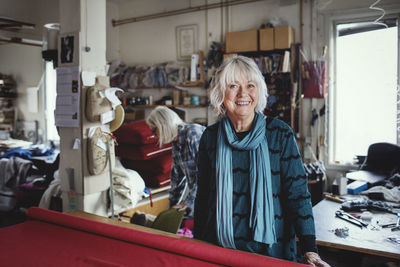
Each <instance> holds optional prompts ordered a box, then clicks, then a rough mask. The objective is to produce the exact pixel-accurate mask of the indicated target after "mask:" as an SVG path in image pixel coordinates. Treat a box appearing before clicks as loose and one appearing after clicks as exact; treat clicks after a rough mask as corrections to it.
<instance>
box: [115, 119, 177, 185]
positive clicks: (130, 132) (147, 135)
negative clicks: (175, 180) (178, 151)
mask: <svg viewBox="0 0 400 267" xmlns="http://www.w3.org/2000/svg"><path fill="white" fill-rule="evenodd" d="M114 134H115V137H116V138H117V141H118V146H116V149H115V151H116V155H117V156H118V157H120V159H121V163H122V165H123V166H124V167H125V168H128V169H133V170H135V171H137V172H138V173H139V174H140V175H141V176H142V178H143V180H144V181H145V183H146V186H147V187H152V188H157V187H163V186H167V185H169V183H170V172H171V167H172V154H171V152H172V144H168V145H164V146H162V147H160V146H159V145H158V143H157V142H158V139H157V137H156V136H155V135H154V134H153V133H152V131H151V129H150V128H149V126H148V125H147V123H146V122H145V121H144V120H141V121H135V122H131V123H127V124H124V125H122V126H121V127H120V128H119V129H118V130H117V131H115V132H114Z"/></svg>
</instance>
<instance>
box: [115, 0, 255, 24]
mask: <svg viewBox="0 0 400 267" xmlns="http://www.w3.org/2000/svg"><path fill="white" fill-rule="evenodd" d="M258 1H263V0H232V1H226V2H225V1H223V2H219V3H214V4H206V5H202V6H196V7H188V8H183V9H177V10H171V11H166V12H161V13H155V14H151V15H145V16H140V17H134V18H127V19H120V20H115V19H113V20H112V25H113V26H114V27H116V26H119V25H123V24H128V23H134V22H139V21H144V20H151V19H157V18H163V17H169V16H175V15H181V14H187V13H191V12H198V11H202V10H208V9H213V8H222V7H227V6H234V5H240V4H247V3H253V2H258Z"/></svg>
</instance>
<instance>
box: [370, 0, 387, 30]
mask: <svg viewBox="0 0 400 267" xmlns="http://www.w3.org/2000/svg"><path fill="white" fill-rule="evenodd" d="M380 1H381V0H376V1H375V3H373V4H372V5H370V6H369V9H373V10H378V11H381V12H382V15H381V16H380V17H379V18H377V19H376V20H375V21H374V22H373V23H374V24H377V25H381V26H384V27H386V28H388V26H387V25H386V24H385V23H383V22H380V21H379V20H381V19H382V18H383V17H384V16H385V14H386V12H385V10H384V9H383V8H380V7H376V5H377V4H378V3H379V2H380Z"/></svg>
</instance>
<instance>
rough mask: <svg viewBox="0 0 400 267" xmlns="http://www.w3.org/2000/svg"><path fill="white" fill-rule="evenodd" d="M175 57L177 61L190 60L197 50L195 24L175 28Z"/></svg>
mask: <svg viewBox="0 0 400 267" xmlns="http://www.w3.org/2000/svg"><path fill="white" fill-rule="evenodd" d="M175 31H176V55H177V59H178V60H190V58H191V56H192V54H195V53H197V50H198V26H197V25H196V24H192V25H183V26H177V27H176V29H175Z"/></svg>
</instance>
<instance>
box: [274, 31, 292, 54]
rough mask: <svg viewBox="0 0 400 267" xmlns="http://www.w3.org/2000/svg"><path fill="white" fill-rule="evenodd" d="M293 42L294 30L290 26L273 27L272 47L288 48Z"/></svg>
mask: <svg viewBox="0 0 400 267" xmlns="http://www.w3.org/2000/svg"><path fill="white" fill-rule="evenodd" d="M292 43H294V30H293V28H292V27H290V26H279V27H275V28H274V49H289V48H290V45H291V44H292Z"/></svg>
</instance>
